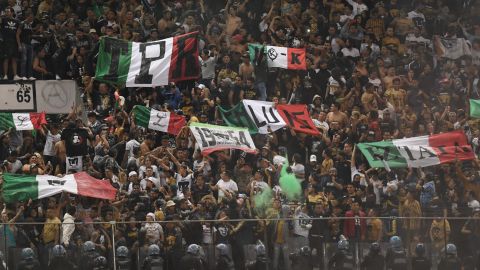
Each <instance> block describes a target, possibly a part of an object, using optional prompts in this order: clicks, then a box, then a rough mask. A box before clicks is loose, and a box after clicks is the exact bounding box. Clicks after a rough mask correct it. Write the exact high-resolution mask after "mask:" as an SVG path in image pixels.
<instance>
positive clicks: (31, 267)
mask: <svg viewBox="0 0 480 270" xmlns="http://www.w3.org/2000/svg"><path fill="white" fill-rule="evenodd" d="M40 269H41V267H40V263H39V262H38V260H37V259H32V260H21V261H20V262H19V263H18V267H17V270H40Z"/></svg>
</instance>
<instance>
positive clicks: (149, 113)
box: [133, 105, 186, 135]
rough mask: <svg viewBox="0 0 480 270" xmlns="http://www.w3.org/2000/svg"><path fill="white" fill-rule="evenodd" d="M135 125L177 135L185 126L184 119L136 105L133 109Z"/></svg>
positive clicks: (180, 116)
mask: <svg viewBox="0 0 480 270" xmlns="http://www.w3.org/2000/svg"><path fill="white" fill-rule="evenodd" d="M133 113H134V115H135V123H136V124H137V125H139V126H141V127H144V128H149V129H153V130H158V131H163V132H166V133H170V134H173V135H177V134H178V133H179V132H180V129H182V127H184V126H185V124H186V121H185V117H184V116H182V115H177V114H174V113H171V112H163V111H157V110H155V109H152V108H148V107H145V106H141V105H137V106H135V108H133Z"/></svg>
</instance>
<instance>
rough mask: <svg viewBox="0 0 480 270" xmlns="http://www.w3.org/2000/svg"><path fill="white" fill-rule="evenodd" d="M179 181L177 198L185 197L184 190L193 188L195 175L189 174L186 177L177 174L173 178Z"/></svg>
mask: <svg viewBox="0 0 480 270" xmlns="http://www.w3.org/2000/svg"><path fill="white" fill-rule="evenodd" d="M173 177H174V178H175V180H176V181H177V196H181V195H183V192H182V190H183V189H190V188H191V187H192V179H193V174H191V173H190V174H187V175H186V176H185V177H184V176H181V175H180V174H179V173H175V175H174V176H173Z"/></svg>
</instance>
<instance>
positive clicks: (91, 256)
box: [80, 241, 98, 270]
mask: <svg viewBox="0 0 480 270" xmlns="http://www.w3.org/2000/svg"><path fill="white" fill-rule="evenodd" d="M82 250H83V254H82V257H81V261H80V270H91V269H93V268H94V261H95V258H97V257H98V253H97V251H96V249H95V244H94V243H93V242H92V241H87V242H85V243H83V246H82Z"/></svg>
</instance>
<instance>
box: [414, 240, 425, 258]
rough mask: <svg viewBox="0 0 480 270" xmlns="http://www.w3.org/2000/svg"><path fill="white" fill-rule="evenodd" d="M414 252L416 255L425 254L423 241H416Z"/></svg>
mask: <svg viewBox="0 0 480 270" xmlns="http://www.w3.org/2000/svg"><path fill="white" fill-rule="evenodd" d="M415 253H416V254H417V256H423V255H424V254H425V245H424V244H423V243H418V244H417V246H416V247H415Z"/></svg>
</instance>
